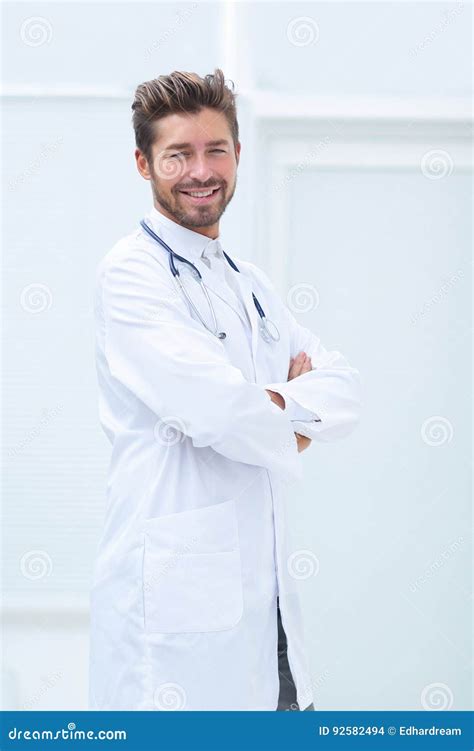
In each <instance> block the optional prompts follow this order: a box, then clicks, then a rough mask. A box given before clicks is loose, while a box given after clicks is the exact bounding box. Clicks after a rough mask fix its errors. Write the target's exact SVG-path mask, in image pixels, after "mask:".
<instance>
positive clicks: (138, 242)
mask: <svg viewBox="0 0 474 751" xmlns="http://www.w3.org/2000/svg"><path fill="white" fill-rule="evenodd" d="M132 109H133V112H134V115H133V125H134V129H135V138H136V146H137V148H136V152H135V157H136V162H137V167H138V171H139V173H140V174H141V175H142V177H144V178H145V179H146V180H148V181H149V182H150V185H151V188H152V193H153V207H152V208H151V210H150V211H149V212H148V214H147V216H146V218H145V224H144V225H143V226H141V227H140V228H137V229H136V230H135V231H134V232H132V233H131V234H130V235H128V236H127V237H125V238H123V239H122V240H120V241H119V242H118V243H117V244H116V245H115V246H114V247H113V248H112V249H111V250H110V251H109V253H107V255H106V256H105V258H104V259H103V261H102V262H101V264H100V266H99V269H98V274H97V288H96V302H95V313H96V325H97V349H96V362H97V372H98V380H99V396H100V401H99V409H100V419H101V423H102V426H103V428H104V430H105V432H106V434H107V436H108V437H109V439H110V441H111V443H112V446H113V450H112V458H111V464H110V468H109V481H108V486H107V492H108V504H107V510H106V519H105V526H104V531H103V535H102V538H101V541H100V543H99V550H98V556H97V562H96V568H95V573H94V582H93V588H92V593H91V658H90V660H91V662H90V668H91V670H90V706H91V708H92V709H108V710H116V709H149V710H167V709H178V710H180V709H182V710H275V709H279V710H284V709H299V710H304V709H312V708H314V705H313V693H312V689H311V683H312V681H311V677H310V672H309V668H308V662H307V650H306V645H305V639H304V628H303V624H302V619H301V613H300V609H299V603H298V595H297V592H296V589H295V578H296V575H295V570H294V569H293V570H292V565H293V561H294V553H295V551H292V550H291V548H289V547H288V540H287V535H286V527H287V524H286V521H285V513H286V502H285V491H286V490H287V486H288V484H289V483H291V482H293V481H294V480H295V479H299V478H300V477H301V463H300V462H301V460H300V458H299V453H301V451H303V450H304V449H306V448H307V447H308V446H309V444H310V442H311V440H316V441H330V440H335V439H339V438H342V437H344V436H346V435H347V434H349V433H350V432H351V431H352V430H353V428H354V426H355V425H356V424H357V421H358V419H359V407H360V385H359V374H358V372H357V370H355V369H354V368H352V367H350V366H349V364H348V363H347V361H346V360H345V358H344V357H343V356H342V355H341V354H340V353H339V352H334V351H333V352H329V351H327V350H325V349H324V347H323V346H322V344H321V342H320V341H319V339H318V338H317V337H316V336H315V335H314V334H312V333H311V332H310V331H309V330H308V329H305V328H304V327H302V326H300V325H299V324H298V323H297V322H296V321H295V319H294V318H293V316H292V315H291V313H290V311H289V310H288V309H287V308H286V307H285V306H284V304H283V303H282V301H281V300H280V299H279V297H278V295H277V294H276V292H275V290H274V288H273V286H272V284H271V282H270V281H269V279H268V278H267V277H266V275H265V274H264V273H263V272H262V271H261V270H260V269H258V268H257V267H256V266H255V265H254V264H251V263H249V262H244V261H242V260H241V259H240V258H239V257H236V256H235V254H234V253H233V251H231V250H230V249H227V250H228V251H229V252H228V253H227V255H226V254H225V252H224V249H223V248H222V245H221V243H220V241H219V220H220V217H221V216H222V214H223V212H224V210H225V208H226V206H227V204H228V203H229V201H230V200H231V199H232V196H233V195H234V191H235V187H236V179H237V167H238V163H239V158H240V151H241V144H240V142H239V134H238V122H237V116H236V106H235V95H234V93H233V91H232V90H231V89H230V88H229V87H228V86H227V85H226V84H225V80H224V76H223V73H222V71H221V70H219V69H217V70H216V71H215V73H214V74H213V75H207V76H205V77H204V78H201V77H199V76H198V75H197V74H194V73H183V72H177V71H175V72H173V73H172V74H171V75H169V76H160V77H159V78H158V79H155V80H153V81H148V82H146V83H143V84H141V85H140V86H139V87H138V88H137V91H136V94H135V101H134V103H133V106H132ZM163 242H164V243H165V244H166V245H165V246H164V245H163ZM171 251H172V252H173V253H174V254H177V255H173V256H171V255H170V253H171ZM226 252H227V251H226ZM171 258H172V259H173V260H170V259H171ZM229 258H230V259H231V261H229ZM191 264H193V266H194V269H195V270H193V266H191ZM175 267H177V268H178V272H179V273H178V274H175V271H174V268H175ZM198 272H199V273H198ZM199 277H201V282H202V284H201V283H200V281H199ZM181 285H182V286H181ZM203 285H204V286H203ZM262 313H264V314H265V317H262ZM264 323H266V325H265V327H264V328H263V329H262V326H263V324H264ZM268 331H270V332H272V334H273V338H272V336H268ZM293 501H294V502H296V499H293Z"/></svg>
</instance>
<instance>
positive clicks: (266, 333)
mask: <svg viewBox="0 0 474 751" xmlns="http://www.w3.org/2000/svg"><path fill="white" fill-rule="evenodd" d="M140 225H141V227H142V229H143V230H144V231H145V232H146V233H147V234H148V235H149V236H150V237H151V238H152V239H153V240H155V241H156V242H157V243H158V244H159V245H161V246H162V247H163V248H164V249H165V250H166V251H167V253H168V262H169V267H170V271H171V273H172V275H173V277H174V278H175V279H176V281H177V282H178V284H179V287H180V289H181V291H182V293H183V295H184V296H185V298H186V300H187V301H188V302H189V304H190V305H191V307H192V309H193V310H194V312H195V313H196V315H197V316H198V318H199V320H200V321H201V323H202V325H203V326H205V328H208V326H207V324H206V322H205V321H204V319H203V318H202V316H201V314H200V312H199V310H198V309H197V308H196V306H195V305H194V302H193V301H192V299H191V297H190V296H189V294H188V292H187V290H186V288H185V286H184V284H183V283H182V281H181V279H180V274H179V271H178V269H177V268H176V264H175V258H176V259H177V260H178V261H180V262H181V263H184V264H186V265H187V266H188V267H189V268H191V269H192V273H193V276H194V277H195V278H196V280H197V281H198V282H199V284H200V286H201V288H202V290H203V292H204V294H205V296H206V300H207V303H208V306H209V309H210V311H211V315H212V322H213V325H214V332H213V333H214V334H215V336H217V337H218V338H219V339H224V338H225V336H226V334H225V332H223V331H221V332H219V331H218V325H217V319H216V314H215V311H214V306H213V304H212V301H211V299H210V297H209V292H208V290H207V287H206V285H205V284H204V282H203V279H202V275H201V272H200V271H199V269H197V268H196V266H195V265H194V263H191V261H188V259H187V258H183V256H180V255H178V253H176V252H175V251H174V250H173V249H172V248H170V246H169V245H168V244H167V243H166V242H165V241H164V240H163V239H162V238H161V237H159V235H157V234H156V232H154V230H152V228H151V227H150V226H149V225H148V224H147V223H146V222H145V220H144V219H142V220H141V221H140ZM223 253H224V256H225V258H226V260H227V262H228V264H229V265H230V267H231V268H232V269H234V271H237V272H238V273H239V274H240V269H239V268H238V266H237V264H236V263H235V262H234V261H233V260H232V258H231V257H230V256H229V255H227V253H226V252H225V251H223ZM252 298H253V302H254V305H255V307H256V309H257V313H258V315H259V316H260V323H261V332H262V336H263V338H264V339H265V341H270V339H272V340H273V341H278V340H279V339H280V332H279V331H278V328H277V327H276V325H275V324H274V323H273V322H271V321H269V320H268V319H267V317H266V315H265V311H264V310H263V308H262V306H261V305H260V303H259V301H258V298H257V296H256V295H255V293H254V292H252ZM269 323H271V324H272V326H273V328H274V330H275V332H276V335H274V334H272V333H271V332H270V330H269V328H268V324H269Z"/></svg>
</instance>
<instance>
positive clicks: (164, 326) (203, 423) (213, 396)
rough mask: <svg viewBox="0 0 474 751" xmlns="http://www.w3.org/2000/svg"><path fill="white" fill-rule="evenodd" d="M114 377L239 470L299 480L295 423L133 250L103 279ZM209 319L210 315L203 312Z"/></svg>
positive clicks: (142, 253)
mask: <svg viewBox="0 0 474 751" xmlns="http://www.w3.org/2000/svg"><path fill="white" fill-rule="evenodd" d="M98 277H99V279H98V280H99V290H100V298H101V301H102V313H103V315H102V317H103V321H104V338H105V345H104V351H105V357H106V360H107V363H108V367H109V369H110V372H111V375H112V376H113V377H114V378H115V379H116V380H117V381H119V382H120V383H121V384H122V385H123V386H125V387H126V389H128V390H129V392H131V393H132V394H133V395H134V396H135V397H136V398H138V399H139V400H141V401H142V402H143V403H144V404H145V405H146V406H147V407H148V408H149V409H150V410H151V411H152V412H153V414H154V415H155V416H156V419H157V421H158V419H161V420H162V421H164V422H166V421H167V420H168V421H169V422H170V423H171V424H173V425H175V426H176V424H178V425H179V427H180V429H181V431H182V432H183V433H184V434H185V435H187V436H189V438H190V439H191V440H192V442H193V444H194V446H196V447H203V446H210V447H212V448H213V449H214V450H215V451H217V452H219V453H220V454H222V455H223V456H226V457H227V458H229V459H232V460H234V461H238V462H244V463H247V464H252V465H256V466H259V467H263V468H265V469H267V470H269V471H272V472H275V473H277V474H278V475H279V476H280V477H281V479H283V480H285V481H293V480H295V479H301V477H302V468H301V459H300V455H299V453H298V449H297V443H296V437H295V434H294V429H293V423H292V422H291V421H290V420H289V419H288V417H287V415H285V414H284V411H283V410H281V409H280V408H279V407H278V406H277V405H276V404H274V403H273V402H272V401H271V399H270V396H269V395H268V394H267V393H266V391H265V388H264V386H262V385H257V384H255V383H250V382H248V381H247V380H245V378H244V377H243V375H242V372H241V371H240V369H239V368H237V367H235V366H234V365H233V364H232V363H231V362H230V360H229V359H228V356H227V353H226V351H225V348H224V345H223V344H222V342H221V341H220V340H219V339H217V337H215V336H214V335H213V334H212V333H210V332H208V331H207V330H206V329H205V328H204V327H203V326H202V324H201V323H199V322H197V321H196V320H194V319H193V318H192V316H191V314H190V311H189V308H188V306H187V304H186V301H185V300H184V299H183V297H182V295H181V294H180V293H179V292H178V290H177V288H175V286H173V282H172V278H171V277H170V278H169V279H168V278H167V270H165V269H164V268H163V267H162V266H161V265H160V264H159V262H158V261H157V260H156V259H155V258H154V257H153V255H152V254H151V253H149V252H148V251H146V250H144V249H142V248H140V247H133V248H131V249H129V248H127V249H126V252H125V253H123V254H122V256H119V257H118V258H117V257H114V260H112V261H111V262H109V263H108V264H105V265H104V268H103V270H102V272H99V274H98ZM203 313H204V314H205V311H203Z"/></svg>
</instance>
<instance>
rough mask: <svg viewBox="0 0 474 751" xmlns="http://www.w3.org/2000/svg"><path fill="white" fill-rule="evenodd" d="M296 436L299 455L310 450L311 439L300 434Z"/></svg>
mask: <svg viewBox="0 0 474 751" xmlns="http://www.w3.org/2000/svg"><path fill="white" fill-rule="evenodd" d="M295 436H296V443H297V445H298V453H301V452H302V451H304V450H305V449H307V448H308V446H309V444H310V443H311V438H307V437H306V436H305V435H301V434H300V433H295Z"/></svg>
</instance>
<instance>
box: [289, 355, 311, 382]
mask: <svg viewBox="0 0 474 751" xmlns="http://www.w3.org/2000/svg"><path fill="white" fill-rule="evenodd" d="M312 367H313V366H312V364H311V358H310V357H308V355H307V354H306V352H300V353H299V355H296V357H292V358H291V360H290V369H289V371H288V381H292V380H293V378H297V377H298V376H299V375H303V373H309V371H310V370H312Z"/></svg>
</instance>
